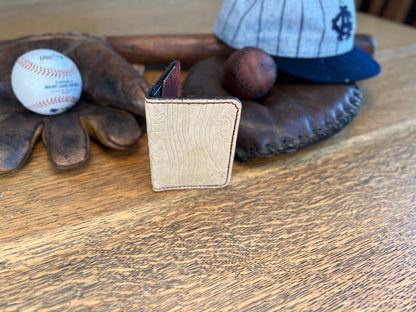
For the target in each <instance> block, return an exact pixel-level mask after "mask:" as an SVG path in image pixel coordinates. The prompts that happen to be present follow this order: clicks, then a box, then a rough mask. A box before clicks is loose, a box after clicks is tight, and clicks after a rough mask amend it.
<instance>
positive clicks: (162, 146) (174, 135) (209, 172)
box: [145, 61, 241, 191]
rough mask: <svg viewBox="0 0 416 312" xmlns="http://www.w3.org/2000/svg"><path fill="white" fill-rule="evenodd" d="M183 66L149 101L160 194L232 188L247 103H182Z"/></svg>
mask: <svg viewBox="0 0 416 312" xmlns="http://www.w3.org/2000/svg"><path fill="white" fill-rule="evenodd" d="M180 71H181V69H180V63H179V62H178V61H175V62H172V63H171V64H170V65H169V66H168V68H167V69H166V70H165V72H164V73H163V74H162V76H161V77H160V78H159V80H158V81H157V82H156V83H155V84H154V85H153V87H152V88H151V89H150V90H149V92H148V93H147V95H146V102H145V103H146V124H147V132H148V142H149V154H150V169H151V178H152V186H153V190H154V191H165V190H179V189H191V188H220V187H224V186H226V185H228V184H229V183H230V180H231V172H232V166H233V160H234V153H235V146H236V141H237V132H238V127H239V123H240V115H241V103H240V101H239V100H238V99H237V98H233V97H181V81H180Z"/></svg>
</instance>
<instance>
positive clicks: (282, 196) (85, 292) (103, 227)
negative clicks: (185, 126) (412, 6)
mask: <svg viewBox="0 0 416 312" xmlns="http://www.w3.org/2000/svg"><path fill="white" fill-rule="evenodd" d="M220 2H221V1H219V0H216V1H203V0H198V1H185V0H175V1H161V0H152V1H150V0H146V1H133V0H131V1H98V0H96V1H85V0H82V1H81V0H74V1H52V0H44V1H31V0H20V1H11V0H5V1H1V2H0V39H9V38H15V37H18V36H22V35H27V34H31V33H37V32H55V31H62V30H71V31H80V32H89V33H93V34H98V35H122V34H123V35H124V34H142V33H152V32H153V33H189V32H194V33H199V32H205V33H206V32H210V31H211V28H212V25H213V23H214V20H215V18H216V14H217V11H218V9H219V6H220ZM166 3H168V4H166ZM178 15H180V18H178ZM358 32H360V33H370V34H372V35H374V36H375V37H376V39H377V40H378V43H379V46H378V52H377V59H378V61H379V62H380V63H381V65H382V67H383V72H382V74H381V75H380V76H378V77H376V78H373V79H369V80H367V81H364V82H361V83H359V85H360V86H361V87H362V89H363V92H364V98H363V103H362V107H361V110H360V112H359V113H358V115H357V116H356V118H355V119H354V120H353V121H352V122H351V123H350V124H349V125H348V126H347V127H346V128H345V129H343V130H342V131H341V132H339V133H338V134H336V135H335V136H334V137H332V138H331V139H329V140H327V141H324V142H322V143H320V144H317V145H314V146H312V147H310V148H307V149H305V150H302V151H300V152H298V153H295V154H292V155H285V156H277V157H273V158H267V159H258V160H255V161H252V162H249V163H244V164H243V163H239V162H237V161H236V162H235V164H234V170H233V176H232V180H231V184H230V185H229V186H228V187H226V188H224V189H206V190H187V191H168V192H161V193H154V192H153V191H152V189H151V183H150V166H149V156H148V147H147V137H146V136H144V137H143V138H142V139H141V140H140V142H139V143H138V144H137V146H135V147H134V148H133V149H131V150H128V151H124V152H120V151H113V150H109V149H106V148H104V147H102V146H101V145H98V144H96V143H91V145H92V146H91V152H90V157H89V160H88V161H87V163H86V164H84V165H83V166H82V167H80V168H78V169H75V170H69V171H60V170H58V169H54V168H53V167H52V166H51V165H50V164H49V162H48V160H47V155H46V151H45V148H44V146H43V144H42V143H40V142H39V143H38V144H37V145H36V148H35V149H34V151H33V154H32V156H31V158H30V159H29V162H28V164H27V165H26V166H25V167H24V168H23V169H21V170H19V171H17V172H14V173H11V174H3V175H1V176H0V311H416V156H415V154H416V140H415V138H416V105H415V99H416V71H415V69H416V30H415V29H411V28H410V27H405V26H402V25H398V24H393V23H391V22H387V21H383V20H380V19H377V18H374V17H369V16H365V15H359V17H358ZM159 74H160V72H158V71H153V72H152V71H148V72H147V73H146V77H147V78H148V80H149V82H154V81H155V80H156V78H157V77H158V75H159Z"/></svg>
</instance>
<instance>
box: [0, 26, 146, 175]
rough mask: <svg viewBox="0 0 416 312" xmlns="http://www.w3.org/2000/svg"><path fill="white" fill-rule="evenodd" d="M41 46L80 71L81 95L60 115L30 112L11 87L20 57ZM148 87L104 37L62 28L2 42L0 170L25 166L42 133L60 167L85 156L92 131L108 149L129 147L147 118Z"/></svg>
mask: <svg viewBox="0 0 416 312" xmlns="http://www.w3.org/2000/svg"><path fill="white" fill-rule="evenodd" d="M40 48H46V49H52V50H55V51H58V52H60V53H62V54H64V55H66V56H68V57H69V58H71V59H72V60H73V61H74V62H75V63H76V65H77V66H78V68H79V70H80V73H81V76H82V81H83V91H82V95H81V100H80V101H79V102H78V103H77V104H76V105H75V106H74V107H73V108H72V109H71V110H69V111H67V112H65V113H63V114H60V115H54V116H41V115H38V114H35V113H32V112H30V111H28V110H27V109H26V108H24V107H23V106H22V105H21V104H20V103H19V102H18V100H17V98H16V97H15V95H14V93H13V91H12V88H11V80H10V75H11V71H12V68H13V65H14V62H15V61H16V59H17V58H18V57H19V56H20V55H22V54H24V53H25V52H28V51H30V50H34V49H40ZM148 88H149V84H148V83H147V82H146V80H145V79H144V77H143V74H142V73H139V72H138V71H136V70H135V69H134V68H133V67H132V66H131V65H130V64H129V63H128V62H127V61H125V60H124V59H123V58H122V57H121V56H119V55H118V54H117V53H115V52H114V51H113V50H112V49H111V47H110V46H109V45H108V44H107V43H106V41H105V40H104V39H102V38H98V37H93V36H89V35H81V34H71V33H64V34H52V35H37V36H30V37H25V38H21V39H17V40H14V41H9V42H6V43H4V44H2V45H0V172H9V171H13V170H16V169H18V168H21V167H22V166H23V165H24V164H25V162H26V161H27V159H28V158H29V156H30V154H31V151H32V148H33V146H34V144H35V143H36V141H37V140H38V138H39V136H40V135H41V134H42V139H43V142H44V144H45V145H46V147H47V152H48V157H49V160H50V161H51V163H52V164H53V165H54V166H56V167H57V168H62V169H64V168H73V167H77V166H79V165H81V164H83V163H84V162H85V161H86V160H87V158H88V153H89V136H91V137H92V138H94V139H96V140H98V141H99V142H101V143H102V144H103V145H105V146H107V147H109V148H114V149H126V148H128V147H131V146H132V145H133V144H135V143H136V142H137V140H138V139H139V138H140V136H141V127H142V126H143V125H144V118H143V117H140V116H144V94H145V92H146V91H147V89H148ZM133 114H134V115H133Z"/></svg>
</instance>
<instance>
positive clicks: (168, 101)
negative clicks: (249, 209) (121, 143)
mask: <svg viewBox="0 0 416 312" xmlns="http://www.w3.org/2000/svg"><path fill="white" fill-rule="evenodd" d="M207 100H208V99H207ZM161 103H163V104H170V105H184V104H186V105H192V104H201V105H223V104H231V105H233V106H234V107H235V109H236V114H235V118H234V126H233V132H232V139H231V144H230V153H229V157H228V164H227V174H226V177H225V182H224V183H222V184H207V185H203V184H201V185H178V186H170V187H160V188H157V187H154V188H153V189H154V190H155V191H167V190H182V189H191V188H220V187H224V186H226V185H227V184H228V183H229V181H230V176H231V172H230V170H231V163H232V160H233V145H234V141H235V138H236V132H237V121H238V116H239V114H240V107H239V106H238V105H237V104H236V103H235V102H232V101H224V102H221V103H218V102H210V101H207V102H205V103H204V102H201V101H189V100H187V99H179V100H176V101H175V100H174V99H166V100H164V99H160V98H158V99H157V100H153V99H150V98H146V104H148V105H151V104H161Z"/></svg>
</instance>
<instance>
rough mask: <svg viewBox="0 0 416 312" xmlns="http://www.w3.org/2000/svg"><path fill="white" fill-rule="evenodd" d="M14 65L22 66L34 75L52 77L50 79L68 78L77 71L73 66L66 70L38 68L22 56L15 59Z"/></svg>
mask: <svg viewBox="0 0 416 312" xmlns="http://www.w3.org/2000/svg"><path fill="white" fill-rule="evenodd" d="M16 63H17V64H19V65H20V66H22V68H24V69H26V70H28V71H30V72H32V73H34V74H35V75H39V76H46V77H52V78H65V77H69V76H71V75H73V74H74V73H75V72H76V71H77V67H76V66H75V65H72V67H70V68H69V69H66V70H61V69H53V68H49V67H43V66H39V65H37V64H35V63H33V62H31V61H29V60H27V59H26V58H24V57H22V56H21V57H19V58H18V59H17V61H16Z"/></svg>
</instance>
